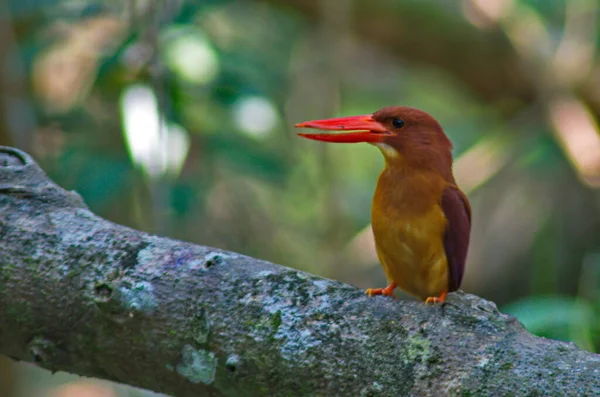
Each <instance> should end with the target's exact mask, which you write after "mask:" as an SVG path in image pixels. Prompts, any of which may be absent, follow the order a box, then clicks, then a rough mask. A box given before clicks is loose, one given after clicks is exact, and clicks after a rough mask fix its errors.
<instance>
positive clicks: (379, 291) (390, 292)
mask: <svg viewBox="0 0 600 397" xmlns="http://www.w3.org/2000/svg"><path fill="white" fill-rule="evenodd" d="M395 288H396V283H392V284H390V285H388V286H387V287H385V288H367V289H366V291H365V294H366V295H368V296H373V295H384V296H391V297H392V298H394V289H395Z"/></svg>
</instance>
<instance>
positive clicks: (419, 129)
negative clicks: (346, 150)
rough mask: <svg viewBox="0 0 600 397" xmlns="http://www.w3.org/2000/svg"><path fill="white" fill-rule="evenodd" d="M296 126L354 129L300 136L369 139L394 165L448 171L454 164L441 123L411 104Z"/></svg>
mask: <svg viewBox="0 0 600 397" xmlns="http://www.w3.org/2000/svg"><path fill="white" fill-rule="evenodd" d="M296 127H298V128H315V129H319V130H331V131H351V132H347V133H343V134H340V133H317V134H308V133H302V134H298V135H300V136H302V137H304V138H308V139H314V140H317V141H325V142H337V143H357V142H367V143H370V144H372V145H375V146H377V147H379V149H380V150H381V152H382V153H383V155H384V156H385V158H386V161H387V162H388V164H392V165H410V166H416V167H427V168H429V167H432V166H433V167H434V168H442V169H444V170H446V169H448V170H449V169H450V168H451V165H452V154H451V150H452V143H451V142H450V140H449V139H448V137H447V136H446V134H444V131H443V130H442V127H441V126H440V124H439V123H438V122H437V121H436V120H435V119H434V118H433V117H431V116H430V115H429V114H427V113H425V112H424V111H422V110H419V109H415V108H411V107H406V106H390V107H386V108H383V109H380V110H378V111H376V112H375V113H373V114H369V115H364V116H351V117H340V118H335V119H326V120H314V121H305V122H304V123H299V124H296Z"/></svg>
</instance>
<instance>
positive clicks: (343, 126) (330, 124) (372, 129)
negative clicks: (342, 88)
mask: <svg viewBox="0 0 600 397" xmlns="http://www.w3.org/2000/svg"><path fill="white" fill-rule="evenodd" d="M296 127H297V128H315V129H318V130H332V131H355V132H349V133H346V134H328V133H324V134H298V135H300V136H302V137H304V138H308V139H314V140H316V141H325V142H338V143H357V142H370V143H374V142H381V141H382V140H383V138H384V137H385V136H386V135H389V132H388V131H387V129H386V128H385V126H384V125H383V124H381V123H380V122H378V121H375V120H374V119H373V117H372V116H371V115H370V114H368V115H365V116H351V117H340V118H337V119H327V120H313V121H305V122H304V123H299V124H296Z"/></svg>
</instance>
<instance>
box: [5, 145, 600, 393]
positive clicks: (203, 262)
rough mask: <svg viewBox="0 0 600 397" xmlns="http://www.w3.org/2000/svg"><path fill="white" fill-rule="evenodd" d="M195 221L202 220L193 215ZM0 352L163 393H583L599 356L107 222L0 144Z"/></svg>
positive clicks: (482, 319)
mask: <svg viewBox="0 0 600 397" xmlns="http://www.w3.org/2000/svg"><path fill="white" fill-rule="evenodd" d="M199 227H201V225H199ZM0 252H1V256H0V353H1V354H6V355H9V356H11V357H13V358H15V359H18V360H26V361H32V362H36V363H37V364H38V365H40V366H41V367H44V368H48V369H50V370H52V371H68V372H73V373H76V374H81V375H86V376H93V377H97V378H104V379H109V380H113V381H117V382H122V383H127V384H130V385H134V386H140V387H144V388H147V389H151V390H155V391H159V392H164V393H168V394H171V395H175V396H265V395H272V396H304V395H306V396H332V395H343V396H404V395H413V396H443V395H462V396H488V395H489V396H504V395H511V396H563V395H570V396H575V395H578V396H583V395H595V394H597V393H598V391H599V390H600V356H597V355H595V354H592V353H588V352H585V351H582V350H579V349H577V348H576V347H575V346H573V345H572V344H568V343H563V342H557V341H551V340H546V339H543V338H538V337H535V336H533V335H531V334H529V333H527V332H526V331H525V330H524V329H523V327H522V326H521V325H520V324H519V322H518V321H517V320H516V319H515V318H513V317H511V316H507V315H503V314H501V313H499V312H498V311H497V309H496V307H495V305H494V304H493V303H491V302H487V301H484V300H482V299H480V298H477V297H475V296H473V295H467V294H464V293H455V294H451V295H450V297H449V301H450V303H451V304H449V305H447V306H445V308H444V310H443V311H442V309H441V308H440V306H425V305H423V304H422V303H419V302H402V301H398V300H393V299H389V298H385V297H376V298H368V297H365V296H364V294H363V292H362V291H361V290H359V289H357V288H355V287H352V286H349V285H344V284H341V283H338V282H335V281H331V280H326V279H323V278H319V277H316V276H312V275H309V274H306V273H303V272H299V271H296V270H292V269H289V268H285V267H282V266H277V265H273V264H271V263H267V262H264V261H260V260H257V259H253V258H249V257H246V256H242V255H239V254H235V253H231V252H225V251H220V250H217V249H213V248H209V247H202V246H197V245H193V244H188V243H185V242H181V241H175V240H171V239H167V238H162V237H157V236H153V235H150V234H147V233H143V232H139V231H136V230H132V229H128V228H126V227H123V226H119V225H115V224H113V223H110V222H108V221H105V220H103V219H101V218H98V217H97V216H95V215H94V214H92V213H91V212H90V211H89V210H88V209H87V208H86V207H85V205H84V204H83V202H82V200H81V199H80V197H79V196H78V195H77V194H75V193H71V192H67V191H65V190H63V189H61V188H59V187H58V186H56V185H55V184H53V183H52V182H51V181H49V180H48V179H47V177H46V176H45V175H44V173H43V172H42V171H41V170H40V169H39V167H38V166H37V165H36V164H35V163H34V162H33V160H32V159H31V158H30V157H29V156H27V155H26V154H24V153H22V152H19V151H16V150H14V149H9V148H2V147H0Z"/></svg>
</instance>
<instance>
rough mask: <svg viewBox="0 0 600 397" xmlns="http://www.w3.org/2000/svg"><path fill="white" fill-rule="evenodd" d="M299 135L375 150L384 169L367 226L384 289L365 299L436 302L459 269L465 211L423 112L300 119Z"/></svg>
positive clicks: (445, 153)
mask: <svg viewBox="0 0 600 397" xmlns="http://www.w3.org/2000/svg"><path fill="white" fill-rule="evenodd" d="M295 127H297V128H312V129H318V130H324V131H345V132H343V133H340V132H337V133H335V132H319V133H298V135H299V136H301V137H303V138H308V139H313V140H317V141H324V142H334V143H359V142H366V143H369V144H371V145H374V146H376V147H377V148H379V150H380V151H381V153H382V154H383V157H384V159H385V166H384V168H383V171H381V174H380V175H379V179H378V181H377V186H376V188H375V193H374V196H373V203H372V207H371V224H372V229H373V236H374V239H375V248H376V251H377V257H378V258H379V261H380V263H381V265H382V267H383V270H384V273H385V275H386V278H387V281H388V285H387V286H386V287H385V288H369V289H367V290H366V291H365V292H366V294H367V295H369V296H374V295H385V296H392V297H393V296H394V290H395V289H396V288H400V289H401V290H403V291H405V292H406V293H408V294H409V295H412V296H415V297H417V298H419V299H421V300H422V301H424V302H425V303H426V304H435V303H444V302H445V300H446V296H447V294H448V293H450V292H454V291H457V290H458V289H459V287H460V285H461V282H462V279H463V274H464V272H465V262H466V259H467V251H468V248H469V239H470V234H471V206H470V204H469V200H468V199H467V196H466V195H465V194H464V193H463V192H462V191H461V190H460V189H459V187H458V186H457V184H456V181H455V179H454V175H453V173H452V162H453V158H452V142H451V141H450V139H449V138H448V136H447V135H446V134H445V133H444V130H443V129H442V126H441V125H440V124H439V122H438V121H437V120H435V119H434V118H433V117H432V116H431V115H429V114H428V113H426V112H424V111H422V110H419V109H416V108H413V107H408V106H390V107H385V108H383V109H380V110H378V111H376V112H374V113H372V114H368V115H361V116H350V117H341V118H332V119H325V120H313V121H305V122H302V123H298V124H296V125H295Z"/></svg>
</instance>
